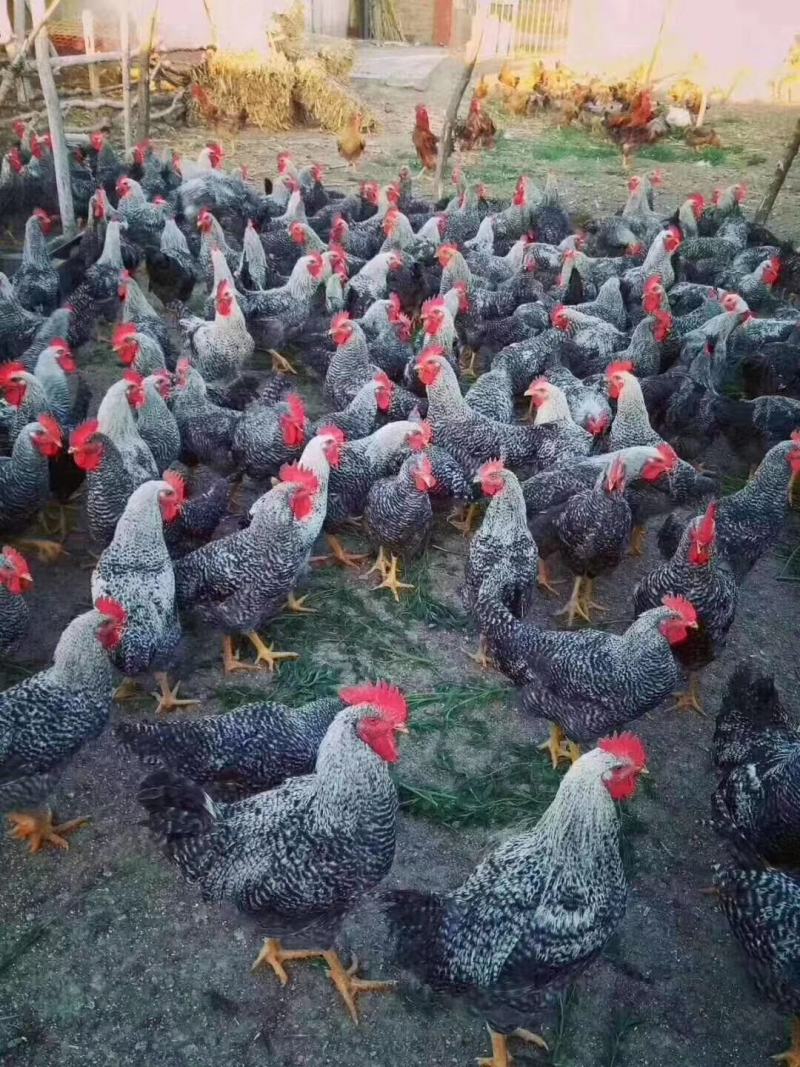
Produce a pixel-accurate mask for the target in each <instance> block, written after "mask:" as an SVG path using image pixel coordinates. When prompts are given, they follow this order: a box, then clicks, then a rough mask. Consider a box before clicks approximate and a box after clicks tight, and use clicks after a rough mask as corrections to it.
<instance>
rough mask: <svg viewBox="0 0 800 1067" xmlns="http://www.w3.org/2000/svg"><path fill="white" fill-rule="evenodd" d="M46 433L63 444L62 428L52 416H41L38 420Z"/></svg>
mask: <svg viewBox="0 0 800 1067" xmlns="http://www.w3.org/2000/svg"><path fill="white" fill-rule="evenodd" d="M36 421H37V422H38V423H39V425H40V426H41V428H42V429H43V430H44V432H45V433H46V434H47V435H48V437H51V438H52V439H53V440H54V441H58V442H59V443H60V442H61V427H60V426H59V425H58V422H57V421H56V420H55V419H54V418H53V416H52V415H39V416H38V417H37V419H36Z"/></svg>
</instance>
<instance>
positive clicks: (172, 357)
mask: <svg viewBox="0 0 800 1067" xmlns="http://www.w3.org/2000/svg"><path fill="white" fill-rule="evenodd" d="M119 296H120V299H121V300H122V316H121V320H120V321H122V322H133V323H135V324H136V329H137V331H138V332H139V333H147V334H149V335H150V336H151V337H154V338H155V339H156V341H158V343H159V344H160V345H161V351H162V352H163V353H164V359H165V361H166V364H167V366H168V367H169V368H170V369H172V368H173V367H174V366H175V364H176V363H177V361H178V356H179V354H180V353H179V350H178V346H177V345H176V344H175V343H174V341H173V339H172V336H171V334H170V331H169V327H168V326H167V323H166V322H165V320H164V319H163V318H162V317H161V315H159V314H158V312H157V311H156V309H155V308H154V307H153V305H152V304H151V303H150V301H149V300H148V299H147V297H146V296H145V295H144V293H143V292H142V290H141V289H140V288H139V286H138V285H137V284H136V282H135V281H134V280H133V278H131V277H130V275H129V274H128V273H127V272H123V274H122V276H121V278H120V282H119ZM73 303H74V294H73Z"/></svg>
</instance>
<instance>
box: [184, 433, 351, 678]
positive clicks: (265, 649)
mask: <svg viewBox="0 0 800 1067" xmlns="http://www.w3.org/2000/svg"><path fill="white" fill-rule="evenodd" d="M338 447H339V440H338V438H334V436H333V435H332V434H324V435H320V436H318V437H316V438H314V439H313V440H312V441H310V442H309V444H308V445H307V446H306V448H305V449H304V451H303V455H302V457H301V460H300V462H299V463H297V464H295V465H293V466H290V467H284V468H283V470H282V472H281V478H282V481H281V482H280V483H278V484H277V485H276V486H274V487H273V488H272V489H271V490H270V491H269V492H267V493H265V494H264V495H263V496H261V497H259V499H258V500H257V501H256V502H255V504H253V506H252V507H251V509H250V524H249V526H247V527H246V528H245V529H242V530H237V531H235V532H234V533H232V534H230V535H229V536H227V537H223V538H221V539H220V540H218V541H212V542H211V543H210V544H208V545H204V546H203V547H202V548H199V549H198V550H197V551H196V552H192V553H190V554H189V555H188V556H185V557H184V558H183V559H181V560H179V561H178V562H177V563H176V565H175V575H176V582H177V595H178V602H179V604H180V605H181V606H182V607H187V606H190V605H194V606H196V607H197V608H198V610H199V612H200V614H201V615H202V616H203V618H204V619H205V620H206V621H207V622H209V623H210V624H211V625H212V626H215V627H218V628H219V629H221V630H222V631H223V632H224V634H225V637H224V639H223V663H224V667H225V670H226V672H231V671H237V670H248V669H249V670H253V669H257V668H258V666H259V665H260V664H261V663H263V664H264V665H265V666H266V667H267V669H269V670H270V671H274V670H275V667H276V665H277V664H278V663H280V661H281V660H282V659H287V658H288V659H294V658H296V655H295V654H294V653H283V652H276V651H274V650H273V649H272V648H271V647H270V646H268V645H266V644H265V643H264V641H263V640H262V639H261V637H260V636H259V634H258V632H257V629H258V627H259V626H263V625H264V624H265V623H267V622H268V621H269V620H270V619H271V618H272V617H274V616H275V615H276V614H277V613H278V612H279V611H280V610H281V608H283V607H284V605H285V604H286V602H287V599H288V600H289V601H290V603H295V602H294V601H293V600H292V590H293V589H294V588H295V585H296V583H297V580H298V578H299V577H300V576H301V574H302V572H303V571H304V569H305V567H306V565H307V561H308V557H309V554H310V550H311V546H312V545H313V543H314V541H315V540H316V538H317V535H318V534H319V532H320V529H321V527H322V523H323V521H324V517H325V509H326V502H327V488H328V473H329V459H330V460H334V461H335V460H336V459H337V458H338ZM297 603H298V604H299V602H297ZM295 606H296V605H295ZM238 634H243V635H244V636H246V637H247V639H248V640H249V641H250V643H251V644H252V645H253V647H254V648H255V650H256V653H257V659H256V662H255V663H254V664H249V663H245V662H243V661H242V660H240V659H239V658H238V656H237V655H236V653H235V650H234V646H233V636H234V635H238Z"/></svg>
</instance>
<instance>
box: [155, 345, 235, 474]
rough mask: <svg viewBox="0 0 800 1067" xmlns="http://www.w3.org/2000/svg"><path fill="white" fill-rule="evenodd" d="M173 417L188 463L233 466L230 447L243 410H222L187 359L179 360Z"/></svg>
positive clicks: (182, 452) (173, 396)
mask: <svg viewBox="0 0 800 1067" xmlns="http://www.w3.org/2000/svg"><path fill="white" fill-rule="evenodd" d="M172 414H173V415H174V416H175V421H176V422H177V424H178V429H179V430H180V435H181V457H182V459H183V460H184V462H186V463H198V462H202V463H208V464H210V465H211V466H213V467H220V468H223V469H224V468H228V467H230V466H231V462H232V461H231V448H232V447H233V438H234V434H235V432H236V427H237V426H238V424H239V420H240V419H241V417H242V413H241V412H240V411H232V410H231V409H230V408H223V407H220V406H219V405H218V404H215V403H213V401H212V400H211V399H210V398H209V396H208V388H207V386H206V383H205V379H204V378H203V376H202V374H200V372H199V371H198V370H195V368H194V367H193V366H192V365H191V363H190V362H189V360H188V359H186V358H185V357H184V358H182V359H179V360H178V365H177V367H176V370H175V382H174V390H173V394H172Z"/></svg>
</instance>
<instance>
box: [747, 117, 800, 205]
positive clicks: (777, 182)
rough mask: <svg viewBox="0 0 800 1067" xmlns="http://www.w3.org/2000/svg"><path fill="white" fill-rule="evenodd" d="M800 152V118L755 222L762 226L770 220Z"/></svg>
mask: <svg viewBox="0 0 800 1067" xmlns="http://www.w3.org/2000/svg"><path fill="white" fill-rule="evenodd" d="M799 151H800V118H798V120H797V125H796V126H795V128H794V135H793V137H792V139H791V141H790V142H789V143H788V145H787V146H786V151H785V152H784V153H783V158H782V159H781V160H780V161H779V163H778V165H777V167H776V168H775V173H774V175H773V176H772V181H771V182H770V183H769V188H768V189H767V191H766V192H765V193H764V196H763V199H762V200H761V203H760V204H759V205H758V209H757V211H756V215H755V220H754V221H755V222H757V223H759V224H760V225H762V226H763V225H764V223H765V222H766V221H767V219H768V218H769V213H770V211H772V208H773V206H774V204H775V201H776V199H777V197H778V193H779V192H780V191H781V187H782V186H783V183H784V182H785V181H786V175H787V174H788V173H789V169H790V167H791V165H792V163H794V160H795V156H796V155H797V153H798V152H799Z"/></svg>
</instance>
